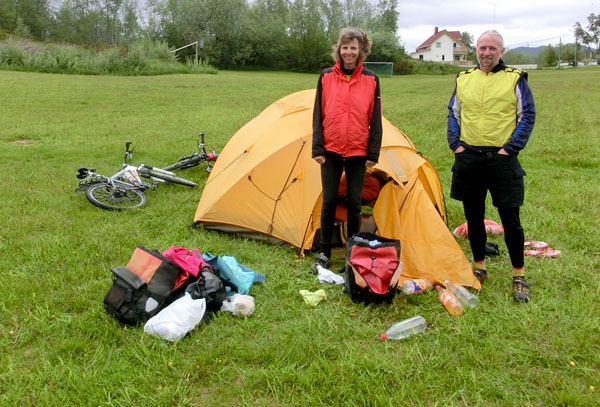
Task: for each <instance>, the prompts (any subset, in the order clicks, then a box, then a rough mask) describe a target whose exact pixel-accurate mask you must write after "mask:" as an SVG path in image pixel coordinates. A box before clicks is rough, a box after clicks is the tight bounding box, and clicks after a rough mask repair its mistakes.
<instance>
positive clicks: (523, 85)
mask: <svg viewBox="0 0 600 407" xmlns="http://www.w3.org/2000/svg"><path fill="white" fill-rule="evenodd" d="M515 95H516V96H517V127H516V128H515V131H514V132H513V134H512V136H511V137H510V139H509V140H508V143H506V144H505V145H504V147H503V149H504V150H505V151H506V152H507V153H509V154H512V155H517V154H519V151H521V150H522V149H523V148H524V147H525V145H526V144H527V141H529V136H531V131H532V130H533V125H534V123H535V103H534V101H533V94H532V93H531V89H529V84H528V83H527V73H526V72H524V73H523V74H522V75H521V78H520V79H519V81H518V82H517V85H516V86H515Z"/></svg>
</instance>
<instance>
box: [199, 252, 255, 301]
mask: <svg viewBox="0 0 600 407" xmlns="http://www.w3.org/2000/svg"><path fill="white" fill-rule="evenodd" d="M202 258H203V259H204V261H206V262H207V263H208V264H210V266H211V267H212V268H213V270H214V271H215V272H216V273H218V275H219V277H221V279H223V280H226V281H227V282H229V283H231V284H233V285H235V286H236V287H237V291H236V292H234V291H232V290H231V288H230V287H228V286H227V285H226V287H225V288H226V289H227V290H228V292H227V295H233V294H236V293H237V294H248V293H249V292H250V287H252V284H253V283H262V282H264V281H266V277H265V276H264V274H261V273H258V272H256V271H254V270H252V269H249V268H248V267H246V266H244V265H243V264H240V263H238V262H237V260H236V259H235V257H233V256H219V255H218V254H217V255H212V254H210V253H209V252H204V253H202Z"/></svg>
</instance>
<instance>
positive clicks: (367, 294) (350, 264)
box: [344, 232, 402, 303]
mask: <svg viewBox="0 0 600 407" xmlns="http://www.w3.org/2000/svg"><path fill="white" fill-rule="evenodd" d="M401 271H402V263H401V262H400V241H399V240H396V239H387V238H385V237H381V236H378V235H376V234H374V233H369V232H363V233H358V234H356V235H354V236H352V237H351V238H350V239H348V243H347V244H346V268H345V286H344V292H345V293H347V294H348V295H349V296H350V298H351V299H352V301H354V302H364V303H378V302H384V301H388V302H391V301H392V300H393V299H394V295H395V294H396V287H397V285H398V280H399V279H400V273H401Z"/></svg>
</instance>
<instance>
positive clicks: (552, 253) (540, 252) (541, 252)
mask: <svg viewBox="0 0 600 407" xmlns="http://www.w3.org/2000/svg"><path fill="white" fill-rule="evenodd" d="M525 254H526V255H528V256H538V257H558V256H560V250H556V249H553V248H551V247H546V248H544V249H535V250H525Z"/></svg>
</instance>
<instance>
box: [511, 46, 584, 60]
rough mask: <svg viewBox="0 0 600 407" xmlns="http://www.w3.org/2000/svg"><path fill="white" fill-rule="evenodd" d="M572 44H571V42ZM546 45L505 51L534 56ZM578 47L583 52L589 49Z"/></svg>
mask: <svg viewBox="0 0 600 407" xmlns="http://www.w3.org/2000/svg"><path fill="white" fill-rule="evenodd" d="M563 45H567V44H563ZM571 45H573V44H571ZM546 47H547V45H540V46H539V47H517V48H511V49H509V50H508V51H506V52H514V53H521V54H527V55H533V56H534V57H536V56H537V55H538V54H539V53H540V51H541V50H543V49H544V48H546ZM580 47H581V48H580V49H581V51H583V52H589V51H590V49H589V48H588V47H586V46H585V45H580Z"/></svg>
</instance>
